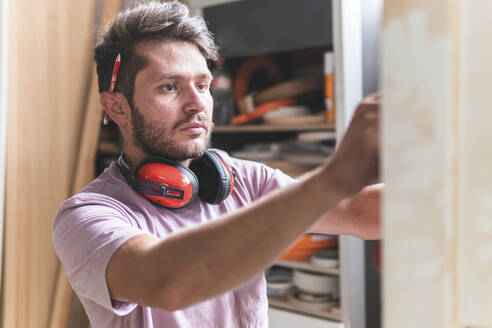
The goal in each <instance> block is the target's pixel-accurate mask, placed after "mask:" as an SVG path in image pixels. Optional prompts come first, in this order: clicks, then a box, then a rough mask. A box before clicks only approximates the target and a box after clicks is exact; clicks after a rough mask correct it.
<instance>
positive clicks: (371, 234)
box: [306, 184, 384, 240]
mask: <svg viewBox="0 0 492 328" xmlns="http://www.w3.org/2000/svg"><path fill="white" fill-rule="evenodd" d="M383 190H384V185H383V184H376V185H372V186H368V187H365V188H363V189H362V190H361V191H359V192H358V193H357V194H355V195H353V196H352V197H348V198H345V199H343V200H342V201H341V202H339V203H338V204H337V206H336V207H334V208H332V209H331V210H329V211H328V212H327V213H326V214H325V215H323V217H322V218H321V219H320V220H318V221H317V222H316V223H315V224H314V225H313V226H312V227H311V228H309V229H308V230H307V231H306V232H307V233H317V234H328V235H352V236H355V237H359V238H361V239H366V240H376V239H381V221H380V220H381V211H380V206H381V194H382V192H383Z"/></svg>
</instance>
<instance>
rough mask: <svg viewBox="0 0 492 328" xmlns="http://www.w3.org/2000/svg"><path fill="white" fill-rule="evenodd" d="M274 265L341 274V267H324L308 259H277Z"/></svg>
mask: <svg viewBox="0 0 492 328" xmlns="http://www.w3.org/2000/svg"><path fill="white" fill-rule="evenodd" d="M273 265H279V266H283V267H288V268H292V269H301V270H306V271H311V272H318V273H326V274H331V275H340V269H339V268H323V267H320V266H317V265H314V264H312V263H311V262H308V261H307V260H298V261H287V260H277V261H275V262H273Z"/></svg>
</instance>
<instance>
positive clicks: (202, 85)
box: [196, 83, 208, 91]
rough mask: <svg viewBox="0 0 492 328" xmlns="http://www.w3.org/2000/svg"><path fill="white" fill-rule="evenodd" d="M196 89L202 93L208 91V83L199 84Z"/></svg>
mask: <svg viewBox="0 0 492 328" xmlns="http://www.w3.org/2000/svg"><path fill="white" fill-rule="evenodd" d="M196 88H197V89H198V90H200V91H207V89H208V83H198V84H197V86H196Z"/></svg>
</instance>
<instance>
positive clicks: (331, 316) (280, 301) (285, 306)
mask: <svg viewBox="0 0 492 328" xmlns="http://www.w3.org/2000/svg"><path fill="white" fill-rule="evenodd" d="M268 303H269V304H270V306H271V307H274V308H277V309H281V310H287V311H292V312H295V313H299V314H308V315H311V316H314V317H317V318H322V319H328V320H333V321H337V322H340V321H341V320H342V317H341V314H340V312H339V311H337V312H326V311H315V310H299V308H297V307H296V306H295V305H292V304H290V303H289V301H288V300H287V299H286V298H284V297H271V296H269V297H268Z"/></svg>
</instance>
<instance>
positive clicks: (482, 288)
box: [457, 0, 492, 327]
mask: <svg viewBox="0 0 492 328" xmlns="http://www.w3.org/2000/svg"><path fill="white" fill-rule="evenodd" d="M490 12H492V3H491V2H490V1H465V0H462V1H461V2H460V8H459V13H460V27H459V34H460V47H459V48H460V49H459V84H458V85H459V90H460V92H459V106H460V115H459V122H460V125H459V135H460V142H459V156H458V158H459V165H458V168H459V171H458V174H459V194H458V199H459V206H458V230H457V231H458V234H457V240H458V246H457V247H458V254H457V256H458V263H457V264H458V271H457V277H458V286H457V296H458V302H457V305H458V313H457V316H458V324H459V326H460V327H492V315H491V313H490V309H491V308H492V297H491V296H490V295H491V294H492V279H491V277H492V174H491V167H492V154H491V152H490V147H491V144H492V130H491V129H490V124H489V122H491V120H492V111H491V109H490V90H491V86H492V83H491V81H490V77H491V76H492V62H491V61H490V58H492V44H491V42H490V35H491V33H492V25H491V24H490V18H489V16H490V15H489V14H490Z"/></svg>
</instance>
